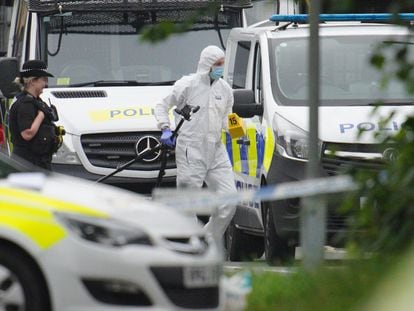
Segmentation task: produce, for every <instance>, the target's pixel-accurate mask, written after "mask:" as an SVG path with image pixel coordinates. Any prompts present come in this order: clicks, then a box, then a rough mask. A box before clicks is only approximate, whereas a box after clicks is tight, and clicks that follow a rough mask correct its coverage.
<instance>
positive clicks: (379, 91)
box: [225, 14, 414, 263]
mask: <svg viewBox="0 0 414 311" xmlns="http://www.w3.org/2000/svg"><path fill="white" fill-rule="evenodd" d="M329 16H330V20H331V21H324V20H323V18H327V15H326V16H323V15H321V21H322V23H321V24H320V50H321V58H320V59H321V67H320V71H321V76H320V102H319V105H320V107H319V143H318V146H319V150H320V164H321V167H320V169H321V175H322V176H330V175H336V174H340V173H341V172H342V171H344V170H346V169H347V168H349V167H358V168H366V169H378V168H380V167H381V166H382V165H383V164H384V161H385V160H386V159H388V158H389V157H392V156H393V155H392V153H393V150H392V149H389V148H386V147H384V146H382V145H381V144H380V143H379V140H378V138H375V136H374V135H373V134H374V133H375V132H379V133H384V134H393V133H397V131H398V130H399V129H400V128H401V124H402V122H403V121H404V120H405V117H406V116H407V115H411V114H413V113H414V107H413V99H412V97H411V96H409V95H407V92H406V90H405V89H404V86H403V84H402V83H401V81H398V80H397V79H395V78H390V80H389V84H388V87H386V88H383V87H382V82H383V80H382V74H381V73H379V71H377V70H376V69H374V67H373V66H372V65H371V64H370V59H371V57H372V56H373V55H374V54H375V53H376V52H377V51H378V45H379V44H384V43H385V44H386V46H387V48H385V49H384V53H385V56H386V58H387V59H389V60H391V63H393V64H395V61H394V57H395V56H394V55H393V52H391V51H393V50H394V48H395V47H397V48H398V47H400V48H401V47H403V46H405V47H406V48H407V53H406V55H407V59H408V60H410V61H413V60H414V50H413V43H414V39H413V37H412V35H411V36H410V33H409V31H408V30H407V28H406V27H403V26H395V25H390V24H389V23H388V24H387V23H381V22H384V19H389V17H390V16H389V15H387V14H385V15H379V17H378V16H377V17H378V18H380V17H381V18H380V21H379V22H375V21H374V20H373V18H374V17H373V16H372V15H358V16H357V15H353V16H349V15H348V16H347V15H329ZM357 17H359V18H357ZM404 18H407V19H412V18H413V15H410V14H408V15H404ZM355 19H359V21H358V20H355ZM271 20H273V21H270V20H269V21H266V22H264V23H263V24H258V25H255V26H251V27H247V28H235V29H233V30H232V31H231V33H230V35H229V40H228V44H227V52H226V68H225V78H226V79H227V81H228V82H229V83H230V84H231V86H232V88H233V89H234V95H235V104H234V107H233V111H234V112H237V113H238V114H239V115H240V116H242V117H244V121H245V124H246V126H247V134H246V136H244V137H242V138H241V139H235V140H231V138H230V137H229V136H227V137H226V138H225V143H226V145H227V149H228V151H229V155H230V158H231V160H232V162H233V168H234V173H235V177H236V180H237V186H238V188H241V189H246V188H257V187H261V186H263V185H267V184H278V183H283V182H289V181H297V180H302V179H304V177H305V166H306V163H307V158H308V131H309V122H308V118H309V107H308V76H309V73H308V62H307V59H308V41H309V24H307V22H306V20H307V16H306V15H290V16H286V15H285V16H281V15H274V16H272V18H271ZM361 20H364V21H366V22H361ZM275 23H277V25H275ZM393 66H394V65H387V66H385V71H386V72H391V71H393V70H395V69H397V68H395V67H393ZM377 106H378V108H377V111H376V113H373V110H374V107H377ZM392 112H393V113H394V114H393V115H392V116H391V117H390V118H389V119H388V120H387V121H386V122H382V121H381V120H382V119H384V118H385V117H388V116H389V115H390V114H391V113H392ZM360 131H363V132H365V133H364V134H363V135H359V133H360ZM299 203H300V199H299V198H298V199H294V200H285V201H277V202H271V203H267V202H266V203H263V204H261V203H260V202H245V204H241V205H240V206H238V209H237V212H236V215H235V217H234V219H233V222H232V224H231V225H230V227H229V230H228V232H227V246H228V250H229V255H230V259H232V260H240V259H243V258H244V257H248V256H252V255H253V256H255V255H257V256H260V255H261V254H262V252H263V249H264V251H265V257H266V260H267V261H268V262H269V263H273V262H275V261H281V262H286V261H289V260H291V259H292V258H293V256H294V252H295V247H296V246H298V243H299V205H300V204H299ZM334 208H335V206H329V207H328V216H327V235H328V236H327V239H328V243H330V244H333V245H335V244H336V243H339V241H338V236H339V235H340V234H341V232H342V231H343V229H344V227H345V219H344V218H343V217H341V216H338V214H337V213H335V210H334ZM263 239H264V242H263Z"/></svg>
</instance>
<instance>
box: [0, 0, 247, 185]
mask: <svg viewBox="0 0 414 311" xmlns="http://www.w3.org/2000/svg"><path fill="white" fill-rule="evenodd" d="M251 6H252V5H251V1H250V0H237V1H227V0H226V1H220V3H219V2H217V1H212V0H179V1H178V0H177V1H170V0H159V1H145V0H127V1H115V0H110V1H98V0H87V1H71V0H62V1H54V0H28V1H24V0H16V1H15V2H14V8H13V17H12V22H11V30H10V36H9V46H8V55H7V56H8V58H6V59H3V61H2V63H3V64H4V65H3V66H2V67H1V69H0V89H2V91H3V94H4V95H5V96H6V95H8V96H10V94H11V93H12V92H11V90H12V88H11V86H10V82H11V81H12V80H14V78H15V73H14V74H11V71H12V70H11V68H12V64H11V62H12V58H16V59H17V61H18V62H19V63H20V65H21V64H23V63H24V62H25V61H27V60H29V59H34V58H37V59H42V60H44V61H45V62H47V64H48V70H49V72H51V73H53V74H54V76H55V77H54V78H50V79H49V87H48V88H47V89H45V90H44V93H43V95H42V98H43V100H44V101H45V102H46V103H51V104H53V105H55V106H56V107H57V110H58V112H59V116H60V121H59V122H58V124H59V125H63V126H64V127H65V129H66V135H65V136H64V142H63V146H62V147H61V148H60V150H59V151H58V153H57V154H56V155H55V156H54V158H53V163H52V169H53V170H54V171H57V172H61V173H66V174H70V175H75V176H78V177H84V178H87V179H91V180H98V179H100V178H101V177H103V176H106V175H108V174H110V173H111V172H113V171H114V170H115V169H116V168H117V167H119V166H120V165H122V164H124V163H126V162H128V161H130V160H131V159H134V158H135V157H136V155H137V154H138V153H140V152H142V151H143V150H145V149H146V148H149V147H153V146H155V145H157V143H158V140H159V136H160V132H159V130H158V129H157V126H156V120H155V118H154V116H153V107H154V105H155V104H156V103H157V102H159V101H160V100H161V99H162V98H163V97H164V96H166V95H167V94H168V93H169V92H170V90H171V86H172V85H173V83H174V82H175V81H176V80H177V79H179V78H181V77H182V76H183V75H185V74H188V73H190V72H193V71H194V70H195V68H196V66H197V62H198V58H199V55H200V52H201V50H202V49H203V48H204V47H206V46H207V45H209V44H214V45H217V46H221V47H222V48H223V49H224V47H225V41H226V39H227V36H228V33H229V32H230V29H231V28H233V27H240V26H243V25H245V19H246V16H245V14H244V9H246V8H249V7H251ZM194 18H195V19H194ZM188 21H191V22H192V24H191V25H190V27H189V28H185V27H184V26H185V25H186V23H188ZM161 22H167V23H170V24H175V25H176V27H178V28H180V29H181V32H184V33H181V34H179V35H172V36H170V37H169V38H167V39H166V40H162V41H160V42H155V43H150V42H148V41H147V42H143V41H142V40H141V38H142V36H143V32H144V30H145V29H146V27H147V26H153V25H159V24H160V23H161ZM161 30H162V29H161ZM158 35H159V36H163V35H165V33H162V32H158ZM13 72H15V71H13ZM159 169H160V154H159V153H156V154H150V155H148V156H145V157H144V158H143V159H141V160H139V161H136V162H135V163H133V164H132V165H130V166H129V167H128V168H126V169H125V170H123V171H121V172H119V173H117V174H116V175H115V176H114V177H111V178H109V179H108V180H107V182H108V183H112V184H115V183H117V184H121V183H122V184H130V185H137V186H138V185H140V184H141V183H150V184H152V183H153V182H155V180H156V179H157V176H158V171H159ZM174 180H175V161H174V157H173V156H172V157H170V158H169V159H168V162H167V165H166V175H165V178H164V180H163V181H165V182H166V183H169V182H174Z"/></svg>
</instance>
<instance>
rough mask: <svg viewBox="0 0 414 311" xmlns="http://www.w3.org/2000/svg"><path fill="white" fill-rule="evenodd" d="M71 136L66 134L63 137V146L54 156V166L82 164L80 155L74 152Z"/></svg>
mask: <svg viewBox="0 0 414 311" xmlns="http://www.w3.org/2000/svg"><path fill="white" fill-rule="evenodd" d="M71 139H72V137H71V135H70V134H69V133H66V135H65V136H64V137H63V143H62V146H60V148H59V149H58V151H57V152H56V153H55V154H54V155H53V158H52V162H53V163H54V164H81V162H80V160H79V157H78V155H77V154H76V152H75V151H74V148H73V146H71V145H72V144H71V143H70V142H71Z"/></svg>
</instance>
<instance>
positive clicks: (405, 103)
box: [368, 100, 414, 106]
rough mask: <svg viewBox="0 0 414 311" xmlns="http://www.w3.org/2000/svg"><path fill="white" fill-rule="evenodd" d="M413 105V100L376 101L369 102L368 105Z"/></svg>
mask: <svg viewBox="0 0 414 311" xmlns="http://www.w3.org/2000/svg"><path fill="white" fill-rule="evenodd" d="M411 105H414V102H413V101H409V100H407V101H403V100H401V101H377V102H375V103H369V104H368V106H411Z"/></svg>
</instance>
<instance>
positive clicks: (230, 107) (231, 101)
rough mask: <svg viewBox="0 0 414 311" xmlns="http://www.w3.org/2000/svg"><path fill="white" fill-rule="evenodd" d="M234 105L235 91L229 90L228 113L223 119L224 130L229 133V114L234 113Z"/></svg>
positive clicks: (226, 112)
mask: <svg viewBox="0 0 414 311" xmlns="http://www.w3.org/2000/svg"><path fill="white" fill-rule="evenodd" d="M233 104H234V97H233V91H232V90H231V89H230V88H229V92H228V95H227V105H226V111H225V113H224V117H223V129H224V130H225V131H226V132H228V131H229V114H230V113H232V111H233Z"/></svg>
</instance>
